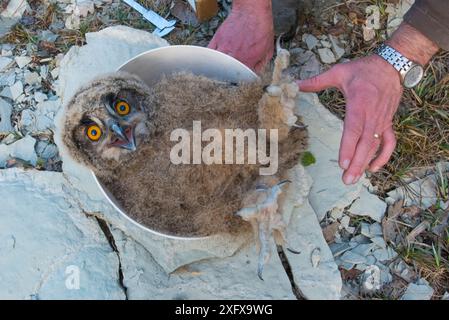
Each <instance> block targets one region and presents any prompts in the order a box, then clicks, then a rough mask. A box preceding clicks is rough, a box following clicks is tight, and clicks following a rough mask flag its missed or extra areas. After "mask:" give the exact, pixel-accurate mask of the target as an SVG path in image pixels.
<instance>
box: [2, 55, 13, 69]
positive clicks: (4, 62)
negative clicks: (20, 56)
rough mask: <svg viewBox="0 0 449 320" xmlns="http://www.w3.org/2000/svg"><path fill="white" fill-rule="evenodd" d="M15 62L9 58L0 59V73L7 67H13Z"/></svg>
mask: <svg viewBox="0 0 449 320" xmlns="http://www.w3.org/2000/svg"><path fill="white" fill-rule="evenodd" d="M12 62H13V60H12V59H11V58H8V57H0V72H2V71H4V70H5V69H6V68H7V67H9V66H10V65H11V63H12Z"/></svg>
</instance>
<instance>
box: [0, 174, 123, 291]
mask: <svg viewBox="0 0 449 320" xmlns="http://www.w3.org/2000/svg"><path fill="white" fill-rule="evenodd" d="M0 198H1V199H2V205H1V208H0V213H1V214H0V216H1V223H0V252H1V256H2V258H1V259H0V281H1V283H2V285H1V286H0V298H2V299H123V298H124V297H125V296H124V292H123V290H122V288H121V287H120V285H119V275H118V258H117V255H116V254H115V253H114V252H113V251H112V249H111V247H110V245H109V243H108V242H107V240H106V238H105V237H104V235H103V234H102V233H101V231H100V229H99V228H98V224H97V222H96V221H95V220H94V219H93V218H88V217H87V216H86V215H85V214H84V213H83V211H82V209H81V208H80V207H79V206H78V205H77V203H76V201H75V200H74V198H73V197H72V196H71V190H70V187H69V186H68V185H67V183H66V181H65V179H64V177H63V175H62V174H61V173H55V172H43V171H21V170H18V169H8V170H0ZM73 267H74V268H78V270H79V276H80V277H79V289H76V288H77V287H76V283H75V286H70V284H69V286H68V287H67V286H66V281H69V280H70V279H69V276H70V272H69V273H66V272H67V271H70V270H71V269H70V268H73ZM68 268H69V269H68ZM70 283H71V282H70ZM69 288H70V289H69Z"/></svg>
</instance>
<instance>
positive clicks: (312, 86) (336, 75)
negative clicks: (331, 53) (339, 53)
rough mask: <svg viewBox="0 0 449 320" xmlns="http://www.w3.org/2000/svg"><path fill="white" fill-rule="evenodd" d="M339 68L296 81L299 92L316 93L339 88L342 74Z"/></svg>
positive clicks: (335, 67)
mask: <svg viewBox="0 0 449 320" xmlns="http://www.w3.org/2000/svg"><path fill="white" fill-rule="evenodd" d="M342 70H343V69H342V68H341V67H340V66H338V65H337V66H334V67H332V68H331V69H329V70H328V71H326V72H324V73H322V74H320V75H317V76H315V77H312V78H310V79H305V80H298V81H297V82H296V83H297V84H298V87H299V90H301V91H303V92H318V91H322V90H325V89H328V88H332V87H339V83H341V81H342V78H343V74H344V72H343V71H342Z"/></svg>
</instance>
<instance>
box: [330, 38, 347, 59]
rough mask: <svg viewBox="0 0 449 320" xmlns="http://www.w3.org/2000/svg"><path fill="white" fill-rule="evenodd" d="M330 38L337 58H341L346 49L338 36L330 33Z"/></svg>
mask: <svg viewBox="0 0 449 320" xmlns="http://www.w3.org/2000/svg"><path fill="white" fill-rule="evenodd" d="M329 40H330V42H331V45H332V51H333V52H334V55H335V58H336V59H337V60H339V59H340V58H341V57H343V55H344V54H345V49H344V48H342V47H341V46H340V43H339V41H338V39H337V38H336V37H334V36H333V35H331V34H330V35H329Z"/></svg>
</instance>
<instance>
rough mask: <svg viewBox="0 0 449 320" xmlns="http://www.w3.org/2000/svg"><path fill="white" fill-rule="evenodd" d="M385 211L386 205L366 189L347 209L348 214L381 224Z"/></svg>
mask: <svg viewBox="0 0 449 320" xmlns="http://www.w3.org/2000/svg"><path fill="white" fill-rule="evenodd" d="M386 210H387V204H386V203H385V202H384V201H382V200H380V199H379V198H378V197H377V196H375V195H373V194H371V193H370V192H369V191H368V189H367V188H363V190H361V192H360V194H359V198H358V199H357V200H355V201H354V203H353V204H352V205H351V208H349V212H351V213H352V214H354V215H357V216H367V217H370V218H371V219H373V220H374V221H377V222H381V221H382V218H383V217H384V215H385V211H386Z"/></svg>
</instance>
